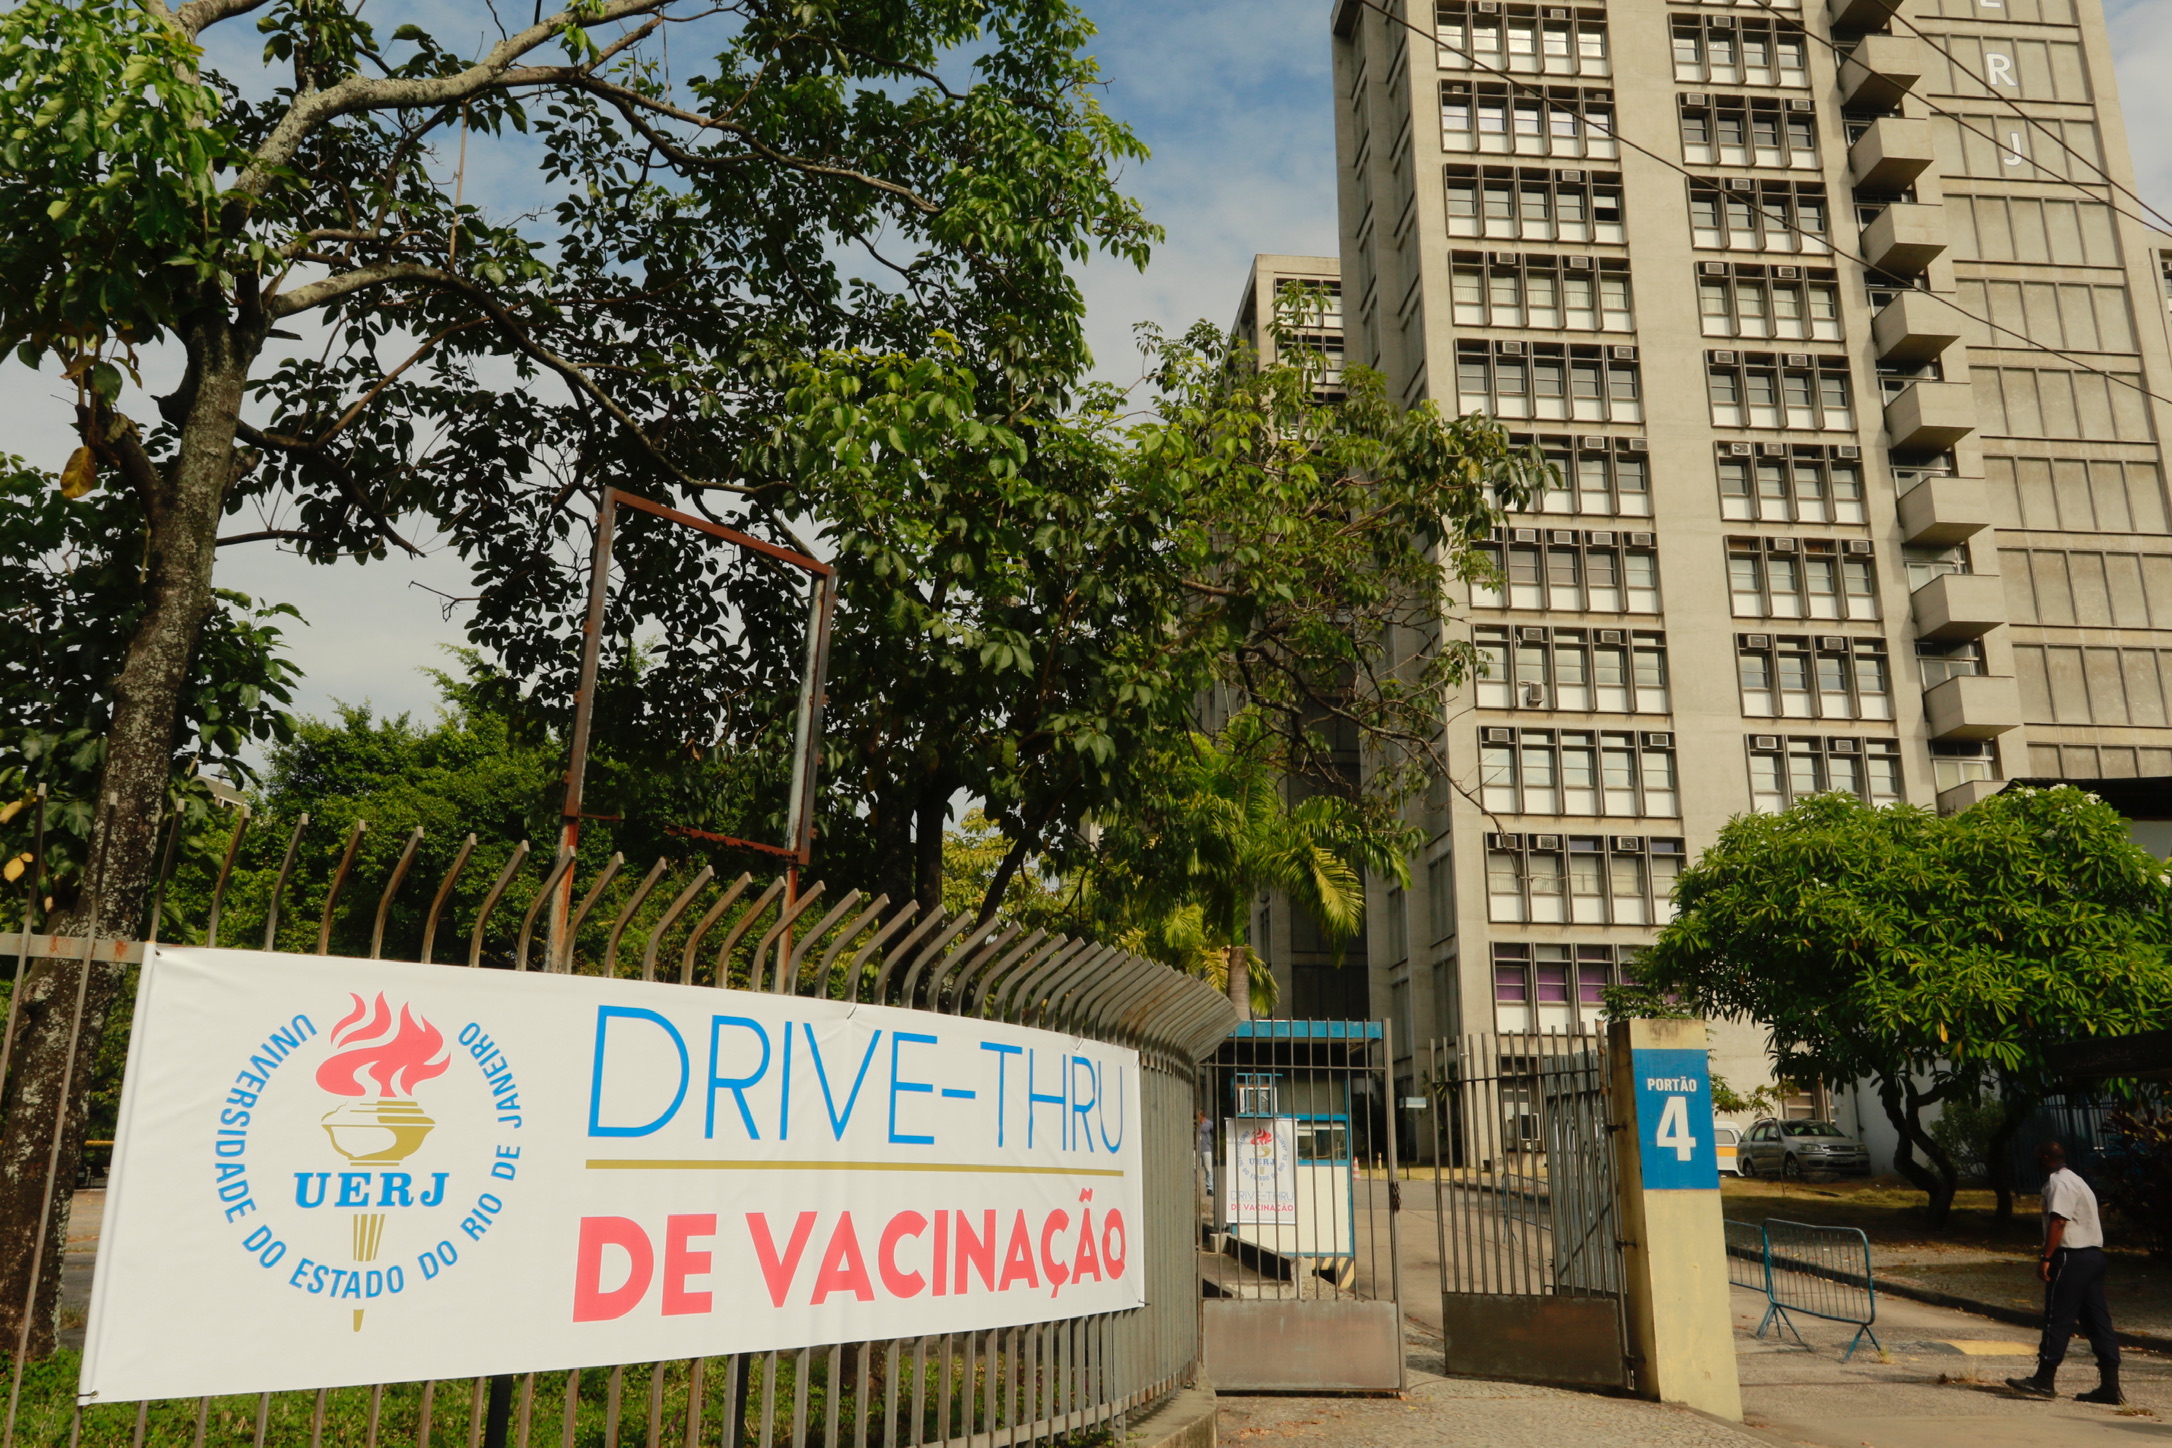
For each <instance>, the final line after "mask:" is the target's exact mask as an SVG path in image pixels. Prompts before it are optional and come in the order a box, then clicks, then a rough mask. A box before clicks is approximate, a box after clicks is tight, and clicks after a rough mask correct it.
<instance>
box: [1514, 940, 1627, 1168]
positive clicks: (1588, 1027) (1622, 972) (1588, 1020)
mask: <svg viewBox="0 0 2172 1448" xmlns="http://www.w3.org/2000/svg"><path fill="white" fill-rule="evenodd" d="M1637 954H1638V947H1636V946H1633V945H1556V944H1542V943H1539V942H1536V941H1516V940H1497V941H1495V942H1494V943H1493V1000H1494V1023H1495V1025H1496V1026H1497V1027H1498V1028H1499V1029H1500V1030H1503V1031H1559V1032H1586V1033H1596V1032H1598V1031H1600V1030H1603V1029H1604V1028H1605V1022H1606V989H1607V987H1608V986H1612V985H1620V984H1621V983H1622V981H1623V980H1624V979H1626V978H1627V973H1628V971H1629V969H1630V967H1631V966H1632V965H1634V964H1635V961H1636V957H1637ZM1530 1134H1532V1135H1536V1131H1535V1129H1533V1130H1532V1132H1531V1133H1530Z"/></svg>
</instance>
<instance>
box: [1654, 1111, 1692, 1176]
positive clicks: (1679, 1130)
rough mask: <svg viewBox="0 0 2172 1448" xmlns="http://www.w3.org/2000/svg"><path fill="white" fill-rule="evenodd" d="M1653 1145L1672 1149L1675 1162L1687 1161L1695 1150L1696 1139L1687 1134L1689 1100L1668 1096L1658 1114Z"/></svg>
mask: <svg viewBox="0 0 2172 1448" xmlns="http://www.w3.org/2000/svg"><path fill="white" fill-rule="evenodd" d="M1653 1144H1654V1145H1657V1146H1665V1147H1672V1148H1673V1150H1674V1159H1675V1160H1676V1161H1688V1160H1689V1159H1690V1157H1691V1156H1692V1155H1693V1154H1694V1153H1695V1152H1696V1150H1697V1138H1696V1137H1694V1136H1691V1135H1690V1134H1689V1098H1688V1097H1687V1096H1669V1097H1668V1098H1667V1104H1666V1105H1665V1106H1664V1107H1663V1108H1661V1110H1660V1112H1659V1135H1658V1137H1657V1138H1656V1139H1655V1141H1654V1143H1653Z"/></svg>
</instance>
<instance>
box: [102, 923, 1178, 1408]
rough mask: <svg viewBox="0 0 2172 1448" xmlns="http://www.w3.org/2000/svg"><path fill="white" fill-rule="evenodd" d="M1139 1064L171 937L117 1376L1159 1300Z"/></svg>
mask: <svg viewBox="0 0 2172 1448" xmlns="http://www.w3.org/2000/svg"><path fill="white" fill-rule="evenodd" d="M1138 1073H1139V1063H1138V1056H1137V1054H1136V1053H1135V1052H1132V1051H1128V1050H1124V1049H1122V1048H1121V1047H1116V1046H1109V1045H1104V1044H1102V1043H1100V1042H1098V1041H1087V1040H1080V1039H1076V1038H1072V1037H1068V1036H1063V1035H1058V1034H1056V1033H1054V1032H1049V1031H1036V1030H1027V1029H1024V1028H1021V1027H1017V1026H1009V1025H1003V1024H1000V1023H997V1022H990V1021H979V1020H969V1019H963V1018H959V1017H952V1016H940V1015H934V1014H929V1013H925V1012H920V1011H904V1010H897V1009H893V1008H889V1007H883V1006H866V1005H850V1004H842V1003H838V1002H833V1001H818V1000H807V999H802V998H798V997H793V996H776V995H766V994H755V993H750V992H744V991H718V990H710V989H705V988H702V987H698V986H675V985H653V984H645V983H643V982H639V981H613V980H602V979H598V978H595V977H584V976H565V975H543V974H518V975H515V974H508V973H505V972H499V971H490V972H483V971H470V970H464V969H457V968H451V967H447V966H442V965H427V966H426V965H410V964H403V963H397V962H390V961H364V960H346V959H327V958H323V957H314V956H294V955H268V954H260V953H258V952H254V951H242V950H186V949H171V948H167V947H163V946H162V947H159V948H158V950H157V951H156V954H155V955H154V957H153V958H152V959H151V960H150V961H149V962H148V963H147V964H146V965H145V967H144V971H143V982H142V987H141V990H140V992H139V994H138V997H137V1001H136V1017H135V1032H134V1036H133V1039H132V1040H131V1042H130V1047H129V1060H128V1076H127V1080H126V1082H125V1085H124V1088H123V1091H122V1095H121V1112H120V1130H119V1136H118V1143H117V1145H116V1147H115V1151H114V1164H113V1176H112V1183H111V1187H110V1190H109V1192H108V1194H107V1198H106V1211H105V1223H104V1228H103V1233H102V1240H101V1243H100V1246H99V1252H98V1260H97V1269H96V1277H95V1279H94V1282H93V1286H92V1292H91V1310H90V1324H89V1331H88V1340H87V1343H86V1347H85V1352H84V1358H83V1379H82V1389H83V1395H84V1400H85V1401H86V1402H93V1401H95V1402H114V1401H132V1400H135V1399H139V1398H165V1397H196V1396H198V1395H201V1394H207V1393H208V1394H226V1393H255V1392H263V1391H267V1390H280V1389H289V1388H315V1387H337V1386H343V1385H349V1384H360V1383H373V1382H401V1381H409V1380H413V1379H418V1378H461V1377H473V1376H477V1375H482V1374H494V1373H509V1372H527V1371H543V1370H549V1369H557V1368H570V1367H586V1366H595V1365H600V1364H605V1363H617V1362H644V1361H653V1360H656V1359H661V1358H673V1357H693V1356H698V1355H706V1354H717V1353H730V1352H745V1351H753V1350H763V1349H769V1348H795V1347H802V1346H808V1345H813V1344H819V1343H832V1342H849V1341H855V1340H861V1339H881V1338H889V1337H908V1336H917V1335H920V1334H923V1333H943V1332H957V1331H965V1330H969V1329H974V1328H987V1327H1003V1326H1012V1325H1016V1324H1020V1323H1029V1322H1042V1321H1048V1320H1051V1319H1055V1318H1064V1317H1077V1316H1081V1315H1084V1314H1087V1313H1097V1312H1109V1311H1114V1310H1119V1309H1123V1308H1129V1307H1136V1306H1138V1305H1139V1304H1140V1303H1141V1302H1142V1301H1143V1297H1142V1294H1141V1291H1140V1286H1139V1283H1140V1278H1141V1266H1140V1264H1141V1262H1142V1261H1143V1256H1142V1250H1141V1246H1140V1243H1139V1242H1138V1241H1137V1239H1136V1235H1135V1234H1136V1233H1137V1232H1138V1231H1139V1229H1140V1224H1141V1223H1142V1222H1143V1221H1144V1218H1145V1214H1144V1212H1143V1210H1142V1205H1141V1202H1142V1197H1141V1182H1140V1166H1139V1163H1140V1160H1141V1154H1140V1142H1139V1132H1140V1126H1139V1074H1138Z"/></svg>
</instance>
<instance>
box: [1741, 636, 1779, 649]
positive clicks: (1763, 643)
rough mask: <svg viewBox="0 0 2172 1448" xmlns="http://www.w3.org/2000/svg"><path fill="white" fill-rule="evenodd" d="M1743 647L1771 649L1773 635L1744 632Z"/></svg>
mask: <svg viewBox="0 0 2172 1448" xmlns="http://www.w3.org/2000/svg"><path fill="white" fill-rule="evenodd" d="M1742 647H1744V648H1746V649H1769V648H1771V647H1772V635H1771V634H1744V635H1743V636H1742Z"/></svg>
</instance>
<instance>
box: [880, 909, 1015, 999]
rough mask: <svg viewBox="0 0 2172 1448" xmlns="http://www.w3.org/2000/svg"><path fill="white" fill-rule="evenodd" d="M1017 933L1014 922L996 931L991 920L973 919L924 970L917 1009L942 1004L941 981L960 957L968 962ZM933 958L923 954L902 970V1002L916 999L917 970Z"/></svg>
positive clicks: (899, 993) (918, 976)
mask: <svg viewBox="0 0 2172 1448" xmlns="http://www.w3.org/2000/svg"><path fill="white" fill-rule="evenodd" d="M1017 933H1018V927H1017V926H1015V925H1013V926H1010V927H1009V928H1007V929H1004V930H1002V931H1000V932H998V930H997V927H996V926H995V925H994V924H993V923H990V924H987V925H982V924H981V923H980V922H979V921H977V920H976V921H975V922H974V923H973V924H972V925H971V926H969V927H968V928H967V930H966V932H965V934H963V935H961V936H959V937H958V942H957V944H955V945H953V946H952V947H951V948H950V953H949V954H948V955H945V956H944V957H943V958H942V959H941V960H938V961H935V968H934V969H933V970H929V971H928V973H927V1004H926V1005H925V1006H923V1007H921V1009H923V1010H930V1011H940V1010H941V1009H942V1008H943V982H944V981H945V980H946V979H948V978H949V976H950V971H951V968H952V967H953V966H955V965H957V964H959V963H960V962H961V961H962V962H965V963H967V964H970V963H971V962H973V961H976V960H979V959H980V958H981V955H982V953H983V952H984V951H988V950H1000V949H1002V948H1003V946H1004V945H1005V944H1006V943H1008V942H1009V940H1010V938H1011V937H1012V936H1014V935H1016V934H1017ZM933 959H934V957H933V955H932V954H931V955H927V956H923V957H921V958H920V959H919V960H918V961H915V962H914V964H913V968H912V969H911V970H909V971H907V972H906V973H905V984H904V985H903V986H902V987H900V988H899V992H898V999H899V1000H901V1001H903V1002H904V1003H905V1004H906V1005H912V1004H913V1003H914V1002H916V1001H918V1000H919V999H920V972H921V971H922V970H923V969H926V967H927V965H928V962H929V961H930V960H933Z"/></svg>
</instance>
